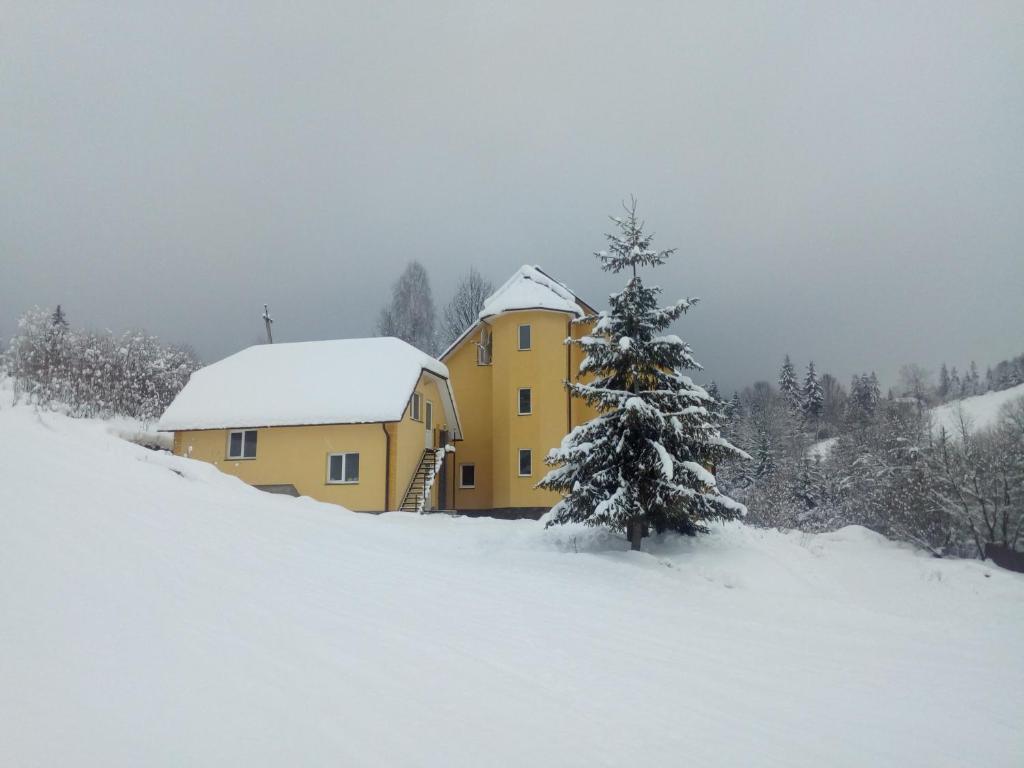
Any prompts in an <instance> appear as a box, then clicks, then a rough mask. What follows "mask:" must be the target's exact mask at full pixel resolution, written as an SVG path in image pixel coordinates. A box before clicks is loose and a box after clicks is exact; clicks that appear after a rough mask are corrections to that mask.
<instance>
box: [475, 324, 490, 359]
mask: <svg viewBox="0 0 1024 768" xmlns="http://www.w3.org/2000/svg"><path fill="white" fill-rule="evenodd" d="M476 364H477V365H490V364H491V329H490V328H481V329H480V342H479V343H478V344H477V345H476Z"/></svg>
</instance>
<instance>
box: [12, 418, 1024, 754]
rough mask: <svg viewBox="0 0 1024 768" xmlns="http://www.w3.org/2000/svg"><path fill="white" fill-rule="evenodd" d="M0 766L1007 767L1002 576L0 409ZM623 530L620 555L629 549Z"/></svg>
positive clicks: (1006, 598) (1011, 742) (805, 539)
mask: <svg viewBox="0 0 1024 768" xmlns="http://www.w3.org/2000/svg"><path fill="white" fill-rule="evenodd" d="M0 494H2V495H0V530H2V531H3V537H2V547H3V552H2V556H0V681H2V685H0V764H2V765H12V766H20V765H54V766H56V765H60V766H73V765H96V766H100V765H102V766H135V765H147V766H154V765H193V766H195V765H245V766H254V765H278V766H280V765H303V766H314V765H332V766H337V765H347V766H356V765H388V766H480V765H501V766H505V765H508V766H514V765H542V766H546V765H558V766H576V765H579V766H624V765H683V764H686V765H700V766H705V767H708V766H815V767H816V768H818V767H820V766H831V767H835V766H866V765H870V766H876V767H877V766H929V768H938V767H940V766H950V767H952V766H966V765H977V766H985V768H997V767H998V766H1017V765H1020V755H1021V754H1022V751H1024V735H1022V729H1021V724H1020V713H1021V712H1022V711H1024V656H1022V654H1021V653H1020V649H1021V646H1022V642H1024V577H1022V576H1020V575H1017V574H1012V573H1009V572H1006V571H1001V570H998V569H996V568H993V567H989V566H988V565H985V564H982V563H979V562H974V561H963V562H954V561H940V560H933V559H930V558H928V557H926V556H924V555H921V554H919V553H917V552H914V551H912V550H910V549H908V548H906V547H902V546H898V545H895V544H892V543H889V542H887V541H885V540H882V539H880V538H879V537H878V536H876V535H874V534H871V533H869V532H867V531H865V530H863V529H859V528H847V529H844V530H842V531H840V532H838V533H835V534H830V535H822V536H807V535H800V534H792V535H783V534H779V533H775V532H766V531H757V530H752V529H747V528H745V527H743V526H740V525H733V526H729V527H722V528H718V529H716V530H715V532H714V533H713V534H712V535H711V536H709V537H706V538H704V539H702V540H699V541H696V542H694V541H689V540H681V539H678V538H670V539H667V540H665V541H662V542H656V543H654V545H652V546H651V550H652V553H651V554H647V553H644V554H630V553H627V552H624V551H621V550H622V549H623V546H624V545H623V542H622V541H621V539H616V538H612V537H606V536H602V535H600V534H596V533H594V532H591V531H583V530H579V529H562V530H552V531H545V530H544V529H543V527H542V526H541V525H540V524H538V523H535V522H532V521H518V522H499V521H493V520H472V519H453V518H448V517H444V516H426V517H420V516H415V515H405V514H392V515H386V516H381V517H373V516H366V515H356V514H353V513H348V512H345V511H344V510H341V509H339V508H337V507H331V506H327V505H323V504H318V503H314V502H312V501H309V500H305V499H300V500H295V499H289V498H285V497H280V496H271V495H267V494H262V493H260V492H258V491H255V490H253V489H250V488H248V487H246V486H244V485H243V484H242V483H241V482H239V481H237V480H235V479H233V478H230V477H227V476H225V475H221V474H219V473H218V472H217V471H216V470H215V469H214V468H213V467H210V466H207V465H204V464H199V463H195V462H191V461H188V460H185V459H179V458H175V457H172V456H168V455H166V454H158V453H152V452H149V451H146V450H144V449H142V448H139V447H137V446H134V445H130V444H128V443H125V442H123V441H121V440H118V439H117V438H116V437H114V436H112V435H110V434H109V433H108V432H107V431H106V427H105V426H104V425H102V424H96V423H89V422H73V421H70V420H68V419H65V418H63V417H60V416H56V415H51V414H44V415H37V414H35V413H33V412H32V411H30V410H28V409H26V408H10V407H0ZM645 546H646V544H645Z"/></svg>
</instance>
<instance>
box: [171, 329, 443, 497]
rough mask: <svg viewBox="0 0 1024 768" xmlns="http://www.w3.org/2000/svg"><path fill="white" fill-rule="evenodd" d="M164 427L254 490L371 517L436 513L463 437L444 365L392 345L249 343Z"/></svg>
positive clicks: (196, 380)
mask: <svg viewBox="0 0 1024 768" xmlns="http://www.w3.org/2000/svg"><path fill="white" fill-rule="evenodd" d="M158 429H160V430H161V431H170V432H174V453H175V454H177V455H179V456H188V457H190V458H194V459H201V460H203V461H208V462H210V463H211V464H213V465H215V466H217V467H218V468H219V469H221V470H222V471H224V472H226V473H228V474H231V475H235V476H236V477H239V478H241V479H242V480H244V481H245V482H247V483H249V484H251V485H254V486H256V487H258V488H262V489H264V490H269V491H275V492H281V493H291V494H293V495H302V496H310V497H312V498H314V499H318V500H320V501H326V502H333V503H336V504H341V505H343V506H345V507H348V508H349V509H352V510H357V511H365V512H380V511H386V510H393V509H405V510H408V511H415V510H421V509H423V508H424V507H427V508H431V507H436V506H437V504H438V500H439V499H444V498H445V497H446V495H447V493H448V490H447V489H446V488H445V487H444V485H445V483H446V481H447V477H448V475H449V473H445V472H443V471H442V472H440V473H438V469H440V468H443V466H444V464H445V463H450V460H446V457H447V456H449V455H450V452H451V448H450V447H447V446H449V445H450V442H451V441H457V440H460V439H461V438H462V431H461V427H460V423H459V415H458V412H457V411H456V407H455V400H454V398H453V396H452V388H451V384H450V382H449V378H448V369H447V367H446V366H445V365H444V364H443V363H441V362H439V361H438V360H436V359H434V358H433V357H430V356H429V355H426V354H424V353H423V352H420V351H419V350H418V349H416V348H415V347H413V346H411V345H409V344H406V343H405V342H404V341H401V340H399V339H394V338H373V339H343V340H338V341H312V342H303V343H297V344H266V345H258V346H254V347H249V348H248V349H245V350H243V351H241V352H239V353H237V354H235V355H232V356H230V357H228V358H225V359H224V360H221V361H220V362H217V363H214V364H212V365H209V366H207V367H205V368H203V369H201V370H200V371H198V372H197V373H195V374H193V376H192V378H191V380H190V381H189V383H188V385H187V386H186V387H185V388H184V389H183V390H182V391H181V392H180V393H179V394H178V396H177V397H176V398H175V399H174V402H172V403H171V405H170V407H168V409H167V411H166V412H165V413H164V415H163V417H162V418H161V420H160V424H159V426H158ZM435 480H436V482H435Z"/></svg>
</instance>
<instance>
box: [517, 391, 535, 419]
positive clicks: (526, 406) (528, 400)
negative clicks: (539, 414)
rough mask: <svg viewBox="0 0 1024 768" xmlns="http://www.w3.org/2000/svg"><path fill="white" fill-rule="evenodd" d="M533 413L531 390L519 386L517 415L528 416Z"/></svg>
mask: <svg viewBox="0 0 1024 768" xmlns="http://www.w3.org/2000/svg"><path fill="white" fill-rule="evenodd" d="M531 413H533V390H531V389H530V388H529V387H521V388H520V390H519V415H520V416H529V415H530V414H531Z"/></svg>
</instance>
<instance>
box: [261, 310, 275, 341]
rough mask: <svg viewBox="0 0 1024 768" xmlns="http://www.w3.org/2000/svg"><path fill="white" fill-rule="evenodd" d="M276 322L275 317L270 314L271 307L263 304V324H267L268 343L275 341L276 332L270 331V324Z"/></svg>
mask: <svg viewBox="0 0 1024 768" xmlns="http://www.w3.org/2000/svg"><path fill="white" fill-rule="evenodd" d="M273 322H274V319H273V318H272V317H271V316H270V308H269V307H267V305H266V304H264V305H263V324H264V325H266V326H267V344H273V343H274V334H272V333H271V332H270V326H271V324H272V323H273Z"/></svg>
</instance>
